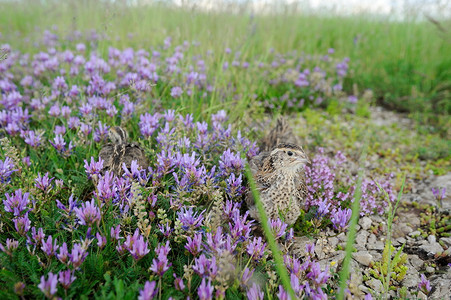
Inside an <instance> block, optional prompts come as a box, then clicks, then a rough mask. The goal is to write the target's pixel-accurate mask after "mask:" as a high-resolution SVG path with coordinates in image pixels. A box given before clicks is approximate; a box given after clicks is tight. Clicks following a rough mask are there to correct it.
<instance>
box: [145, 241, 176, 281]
mask: <svg viewBox="0 0 451 300" xmlns="http://www.w3.org/2000/svg"><path fill="white" fill-rule="evenodd" d="M170 250H171V247H169V241H167V242H166V244H165V245H164V246H162V245H161V244H159V245H158V246H157V248H156V249H155V253H156V256H157V257H156V258H154V259H153V260H152V265H151V266H150V268H149V270H150V271H152V272H154V273H155V274H157V275H158V276H160V277H161V276H163V275H164V273H166V271H167V270H169V267H170V266H171V265H172V263H169V261H168V254H169V251H170Z"/></svg>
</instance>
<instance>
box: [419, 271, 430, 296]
mask: <svg viewBox="0 0 451 300" xmlns="http://www.w3.org/2000/svg"><path fill="white" fill-rule="evenodd" d="M431 289H432V288H431V282H430V281H429V280H427V278H426V276H424V274H421V278H420V282H419V283H418V290H420V291H422V292H423V293H424V294H425V295H428V294H429V292H430V291H431Z"/></svg>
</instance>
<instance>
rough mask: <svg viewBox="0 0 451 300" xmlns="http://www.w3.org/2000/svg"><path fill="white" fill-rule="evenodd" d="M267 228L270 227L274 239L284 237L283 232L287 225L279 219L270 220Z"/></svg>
mask: <svg viewBox="0 0 451 300" xmlns="http://www.w3.org/2000/svg"><path fill="white" fill-rule="evenodd" d="M269 226H270V227H271V230H272V232H273V233H274V237H275V238H276V239H278V238H280V237H282V236H284V235H285V231H286V230H287V227H288V225H287V223H285V222H282V220H280V219H279V218H277V219H276V220H270V224H269Z"/></svg>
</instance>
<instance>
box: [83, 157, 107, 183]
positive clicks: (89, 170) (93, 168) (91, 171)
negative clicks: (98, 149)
mask: <svg viewBox="0 0 451 300" xmlns="http://www.w3.org/2000/svg"><path fill="white" fill-rule="evenodd" d="M84 162H85V170H86V174H88V178H89V179H91V178H92V176H94V175H99V174H100V172H101V171H102V169H103V159H101V158H99V161H98V162H96V161H95V159H94V157H92V156H91V162H90V163H89V164H88V161H87V160H86V159H85V160H84Z"/></svg>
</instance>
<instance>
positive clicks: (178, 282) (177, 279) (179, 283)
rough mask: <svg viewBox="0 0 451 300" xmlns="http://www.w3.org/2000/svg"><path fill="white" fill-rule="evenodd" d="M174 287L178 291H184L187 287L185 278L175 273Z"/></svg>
mask: <svg viewBox="0 0 451 300" xmlns="http://www.w3.org/2000/svg"><path fill="white" fill-rule="evenodd" d="M173 276H174V287H175V289H176V290H177V291H183V290H184V289H185V284H184V283H183V278H181V277H177V275H176V274H175V273H174V274H173Z"/></svg>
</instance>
